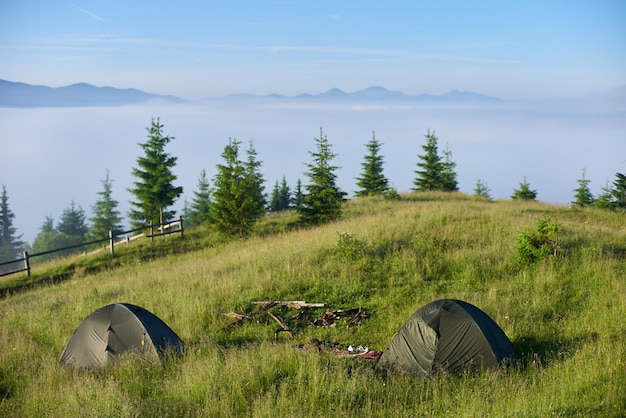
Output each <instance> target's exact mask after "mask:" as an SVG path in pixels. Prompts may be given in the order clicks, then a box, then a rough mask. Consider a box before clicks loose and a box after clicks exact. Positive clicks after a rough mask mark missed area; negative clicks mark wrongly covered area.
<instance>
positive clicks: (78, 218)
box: [57, 201, 89, 245]
mask: <svg viewBox="0 0 626 418" xmlns="http://www.w3.org/2000/svg"><path fill="white" fill-rule="evenodd" d="M57 231H59V232H60V233H62V234H66V235H68V236H70V237H72V238H71V241H72V243H73V244H80V243H82V242H85V238H86V236H87V232H88V231H89V227H88V225H87V223H86V216H85V211H84V210H83V208H81V207H80V206H76V204H75V203H74V202H73V201H72V203H71V204H70V207H69V208H66V209H64V210H63V213H62V214H61V219H60V220H59V224H58V226H57ZM73 244H70V245H73Z"/></svg>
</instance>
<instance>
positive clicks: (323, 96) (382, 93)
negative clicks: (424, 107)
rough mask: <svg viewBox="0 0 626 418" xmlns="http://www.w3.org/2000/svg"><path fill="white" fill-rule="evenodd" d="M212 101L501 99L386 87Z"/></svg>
mask: <svg viewBox="0 0 626 418" xmlns="http://www.w3.org/2000/svg"><path fill="white" fill-rule="evenodd" d="M212 100H275V101H279V100H287V101H333V102H337V101H344V102H345V101H348V102H391V101H393V102H426V101H442V102H497V101H500V99H498V98H496V97H492V96H486V95H484V94H480V93H473V92H467V91H459V90H451V91H449V92H448V93H446V94H442V95H440V96H435V95H431V94H420V95H416V96H412V95H408V94H405V93H403V92H401V91H390V90H387V89H386V88H384V87H378V86H375V87H368V88H366V89H364V90H359V91H355V92H353V93H346V92H345V91H343V90H341V89H338V88H334V89H330V90H328V91H326V92H323V93H319V94H299V95H297V96H283V95H280V94H268V95H265V96H260V95H254V94H245V93H244V94H232V95H229V96H222V97H220V98H218V99H212Z"/></svg>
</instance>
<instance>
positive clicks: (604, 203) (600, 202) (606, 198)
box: [593, 179, 615, 209]
mask: <svg viewBox="0 0 626 418" xmlns="http://www.w3.org/2000/svg"><path fill="white" fill-rule="evenodd" d="M593 206H594V207H596V208H600V209H613V208H614V207H615V201H614V199H613V189H612V188H611V185H610V184H609V180H608V179H607V180H606V183H605V185H604V186H603V187H602V188H601V190H600V194H598V197H596V200H595V201H594V202H593Z"/></svg>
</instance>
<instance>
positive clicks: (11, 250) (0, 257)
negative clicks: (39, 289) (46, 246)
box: [0, 185, 24, 271]
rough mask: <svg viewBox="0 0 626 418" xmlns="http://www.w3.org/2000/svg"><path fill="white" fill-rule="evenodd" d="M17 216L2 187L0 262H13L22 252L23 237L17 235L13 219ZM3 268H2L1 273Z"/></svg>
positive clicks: (9, 267) (0, 201) (8, 267)
mask: <svg viewBox="0 0 626 418" xmlns="http://www.w3.org/2000/svg"><path fill="white" fill-rule="evenodd" d="M14 217H15V215H14V214H13V212H12V211H11V208H10V207H9V197H8V195H7V190H6V187H5V186H4V185H2V196H0V262H3V261H12V260H15V259H16V258H18V256H19V255H20V253H21V252H22V249H23V246H24V242H22V241H21V238H22V236H21V235H15V233H16V232H17V230H16V229H15V227H14V226H13V218H14ZM12 268H13V267H12V266H11V265H9V266H7V271H8V270H10V269H12ZM1 269H2V267H0V271H2V270H1Z"/></svg>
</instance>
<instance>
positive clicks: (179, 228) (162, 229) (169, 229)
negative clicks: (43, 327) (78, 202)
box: [0, 216, 185, 277]
mask: <svg viewBox="0 0 626 418" xmlns="http://www.w3.org/2000/svg"><path fill="white" fill-rule="evenodd" d="M141 231H147V232H141ZM136 232H141V233H140V234H135V233H136ZM176 233H179V234H180V236H181V238H184V237H185V235H184V233H185V229H184V228H183V217H182V216H180V217H179V218H178V220H176V221H171V222H164V223H161V224H153V223H152V222H150V224H149V225H148V226H144V227H141V228H137V229H131V230H129V231H121V232H117V233H116V232H114V231H109V237H108V238H103V239H99V240H95V241H90V242H84V243H82V244H76V245H70V246H67V247H63V248H56V249H54V250H49V251H42V252H39V253H35V254H29V253H28V251H24V252H23V253H22V258H18V259H15V260H11V261H5V262H2V263H0V267H2V266H6V265H10V264H17V263H21V265H22V267H20V268H18V269H15V270H10V271H7V272H1V271H0V277H2V276H8V275H10V274H15V273H21V272H23V271H25V272H26V274H27V276H29V277H30V270H31V266H30V260H31V259H33V258H34V257H40V256H43V255H48V254H52V253H56V252H60V251H67V250H72V249H75V248H81V247H89V246H92V245H96V244H101V243H104V242H108V245H106V246H104V247H101V248H98V249H96V250H93V251H90V252H84V253H83V255H92V254H96V253H99V252H102V251H104V250H106V249H108V250H109V251H110V252H111V254H115V247H116V246H117V245H123V244H126V245H128V244H130V242H131V241H134V240H136V239H138V238H143V237H147V238H150V240H154V237H159V236H163V235H169V234H176ZM131 234H135V235H131ZM120 236H124V238H122V239H119V237H120Z"/></svg>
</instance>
